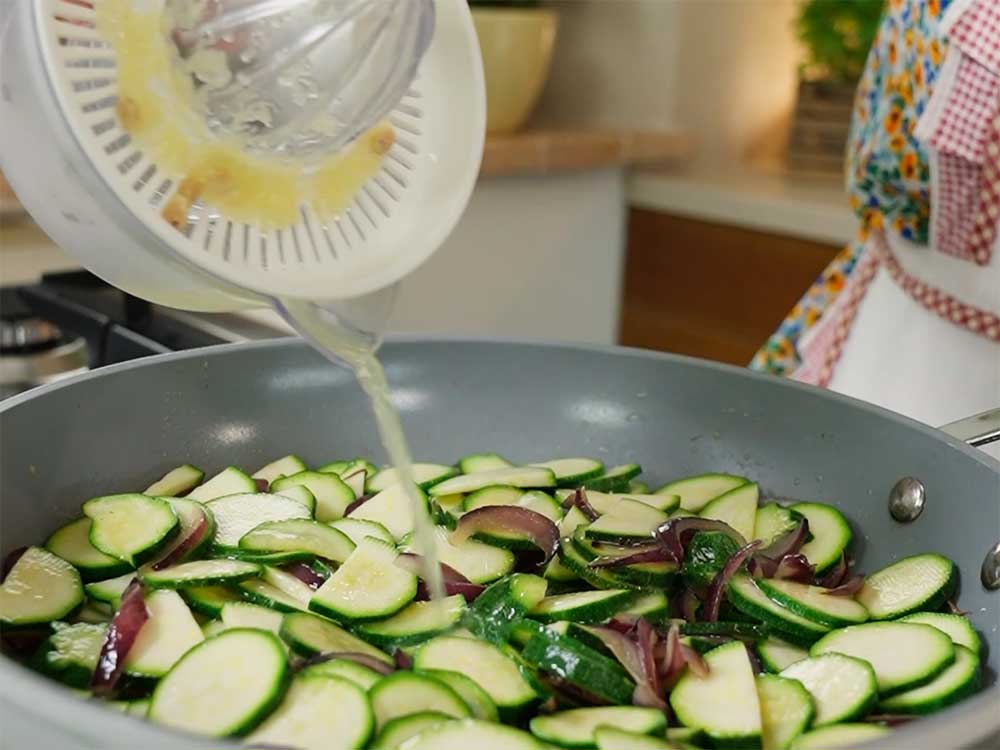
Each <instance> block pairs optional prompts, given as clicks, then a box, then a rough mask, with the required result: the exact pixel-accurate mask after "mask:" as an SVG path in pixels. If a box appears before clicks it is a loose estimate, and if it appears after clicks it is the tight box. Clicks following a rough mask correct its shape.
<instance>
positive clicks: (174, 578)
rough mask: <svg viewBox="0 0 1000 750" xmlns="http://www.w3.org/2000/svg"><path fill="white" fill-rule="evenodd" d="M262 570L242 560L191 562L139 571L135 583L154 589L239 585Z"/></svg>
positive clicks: (258, 566) (254, 564) (255, 564)
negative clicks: (139, 582) (137, 581)
mask: <svg viewBox="0 0 1000 750" xmlns="http://www.w3.org/2000/svg"><path fill="white" fill-rule="evenodd" d="M262 570H263V569H262V568H261V566H260V565H258V564H257V563H252V562H246V561H243V560H192V561H191V562H186V563H181V564H180V565H172V566H170V567H169V568H164V569H163V570H152V569H149V568H143V569H141V570H140V571H139V580H141V581H142V582H143V583H144V584H146V585H147V586H149V587H150V588H154V589H182V588H188V587H190V586H214V585H217V584H227V583H239V582H240V581H245V580H246V579H248V578H256V577H257V576H259V575H260V574H261V572H262Z"/></svg>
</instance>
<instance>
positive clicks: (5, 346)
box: [0, 318, 63, 355]
mask: <svg viewBox="0 0 1000 750" xmlns="http://www.w3.org/2000/svg"><path fill="white" fill-rule="evenodd" d="M62 338H63V333H62V331H61V330H59V328H57V327H56V326H54V325H52V323H49V322H48V321H46V320H41V319H40V318H21V319H17V320H0V354H2V355H8V354H31V353H34V352H40V351H46V350H48V349H53V348H55V347H56V346H58V345H59V343H60V341H61V340H62Z"/></svg>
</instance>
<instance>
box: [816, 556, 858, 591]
mask: <svg viewBox="0 0 1000 750" xmlns="http://www.w3.org/2000/svg"><path fill="white" fill-rule="evenodd" d="M850 572H851V571H850V568H849V566H848V565H847V555H844V554H841V555H840V559H839V560H837V564H836V565H834V566H833V568H832V569H831V570H830V572H829V573H827V574H826V575H825V576H823V577H822V578H821V579H820V581H819V585H820V586H822V587H823V588H825V589H835V588H837V586H839V585H840V584H842V583H843V582H844V579H845V578H847V576H848V574H849V573H850Z"/></svg>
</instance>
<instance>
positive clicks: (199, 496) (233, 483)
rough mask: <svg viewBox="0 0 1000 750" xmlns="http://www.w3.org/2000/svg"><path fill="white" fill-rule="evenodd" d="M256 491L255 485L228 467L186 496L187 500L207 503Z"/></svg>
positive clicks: (237, 471)
mask: <svg viewBox="0 0 1000 750" xmlns="http://www.w3.org/2000/svg"><path fill="white" fill-rule="evenodd" d="M256 491H257V483H256V482H255V481H254V480H253V479H251V478H250V477H249V476H247V475H246V473H245V472H243V471H241V470H240V469H237V468H236V467H235V466H229V467H227V468H225V469H223V470H222V471H220V472H219V473H218V474H216V475H215V476H214V477H212V478H211V479H209V480H208V481H207V482H205V483H204V484H202V485H199V486H197V487H195V488H194V489H193V490H191V491H190V492H189V493H188V494H187V495H186V497H187V499H188V500H197V501H198V502H199V503H207V502H209V501H210V500H215V499H216V498H219V497H225V496H226V495H240V494H248V493H251V492H256Z"/></svg>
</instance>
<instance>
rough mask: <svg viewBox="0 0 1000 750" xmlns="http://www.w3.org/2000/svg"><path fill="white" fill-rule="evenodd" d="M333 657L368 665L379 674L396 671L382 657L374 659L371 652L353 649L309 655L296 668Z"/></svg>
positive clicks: (323, 661)
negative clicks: (358, 651) (366, 652)
mask: <svg viewBox="0 0 1000 750" xmlns="http://www.w3.org/2000/svg"><path fill="white" fill-rule="evenodd" d="M334 659H343V660H344V661H353V662H354V663H355V664H360V665H361V666H363V667H368V668H369V669H371V670H374V671H375V672H378V673H379V674H381V675H387V674H392V673H393V672H394V671H396V670H395V668H394V667H393V666H392V665H391V664H388V663H387V662H385V661H383V660H382V659H376V658H375V657H374V656H372V655H371V654H360V653H356V652H354V651H327V652H325V653H322V654H316V655H315V656H310V657H309V658H308V659H305V660H304V661H302V662H301V663H300V664H299V666H298V668H299V669H300V670H301V669H305V668H306V667H311V666H313V665H314V664H323V663H325V662H328V661H333V660H334Z"/></svg>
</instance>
